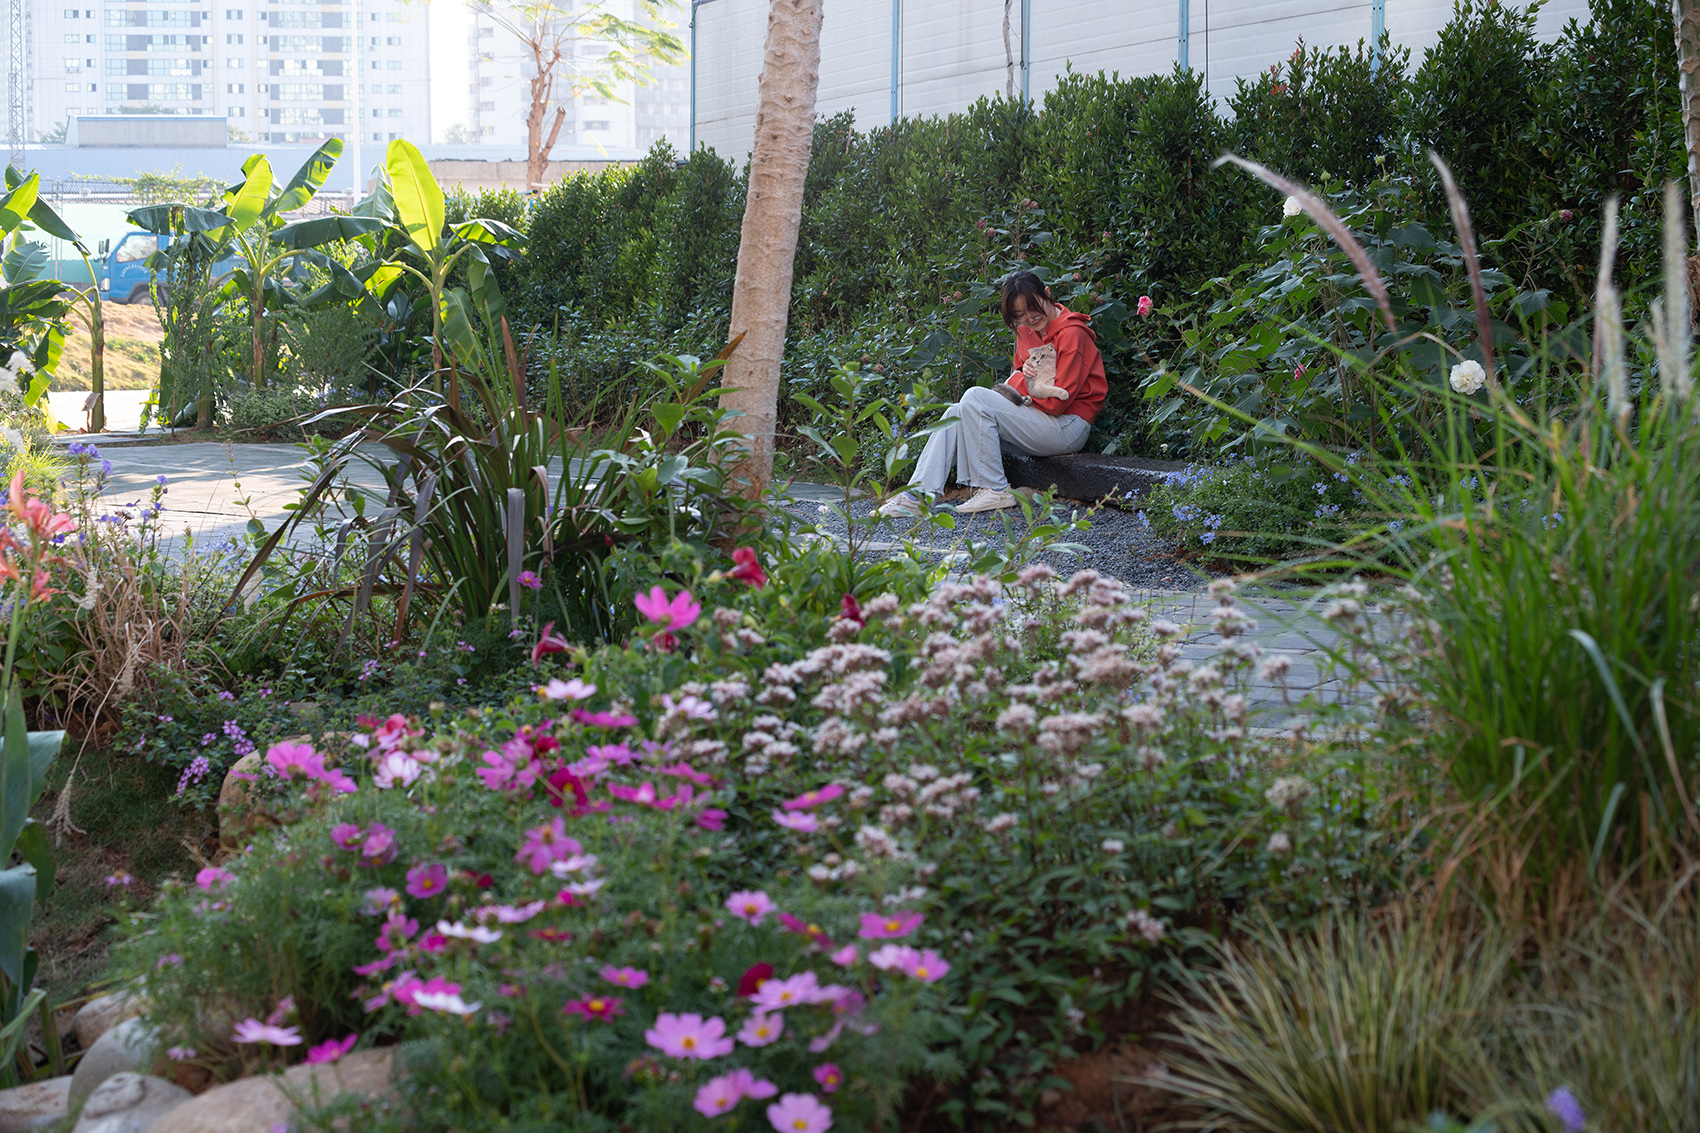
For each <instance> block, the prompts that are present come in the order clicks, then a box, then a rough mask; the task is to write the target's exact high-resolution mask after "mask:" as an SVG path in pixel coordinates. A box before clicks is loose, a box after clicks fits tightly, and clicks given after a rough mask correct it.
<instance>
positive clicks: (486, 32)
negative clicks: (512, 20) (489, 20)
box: [478, 28, 496, 39]
mask: <svg viewBox="0 0 1700 1133" xmlns="http://www.w3.org/2000/svg"><path fill="white" fill-rule="evenodd" d="M495 34H496V29H495V28H479V29H478V38H479V39H489V38H490V37H491V36H493V35H495Z"/></svg>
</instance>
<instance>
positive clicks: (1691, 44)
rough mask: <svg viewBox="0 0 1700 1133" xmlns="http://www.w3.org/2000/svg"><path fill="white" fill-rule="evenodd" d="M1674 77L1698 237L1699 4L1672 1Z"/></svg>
mask: <svg viewBox="0 0 1700 1133" xmlns="http://www.w3.org/2000/svg"><path fill="white" fill-rule="evenodd" d="M1671 15H1672V16H1673V17H1674V19H1675V21H1676V60H1677V73H1678V75H1679V76H1680V78H1681V83H1682V136H1683V141H1684V142H1685V143H1686V144H1687V148H1688V201H1689V208H1690V211H1691V212H1693V214H1694V228H1693V231H1694V232H1695V233H1696V234H1700V0H1671Z"/></svg>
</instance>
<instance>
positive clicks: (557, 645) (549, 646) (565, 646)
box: [531, 622, 572, 665]
mask: <svg viewBox="0 0 1700 1133" xmlns="http://www.w3.org/2000/svg"><path fill="white" fill-rule="evenodd" d="M554 630H555V623H554V622H546V623H544V626H543V632H542V633H541V634H539V635H538V637H537V644H536V645H533V646H532V647H531V663H532V664H533V665H536V664H539V663H541V662H542V660H543V658H544V656H545V655H546V654H549V653H565V652H566V651H567V650H569V649H571V648H572V643H571V642H569V641H568V640H567V639H566V638H564V637H562V636H560V635H559V634H557V633H555V632H554Z"/></svg>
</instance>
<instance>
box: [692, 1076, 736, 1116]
mask: <svg viewBox="0 0 1700 1133" xmlns="http://www.w3.org/2000/svg"><path fill="white" fill-rule="evenodd" d="M742 1100H743V1095H741V1094H740V1093H738V1090H737V1088H736V1087H735V1086H733V1085H732V1079H731V1078H730V1077H728V1076H727V1075H724V1074H722V1075H721V1076H720V1077H718V1078H710V1079H709V1080H708V1081H706V1082H704V1083H703V1084H702V1088H701V1089H699V1090H698V1091H697V1096H696V1100H695V1101H693V1102H692V1103H691V1107H692V1108H693V1109H695V1110H696V1111H697V1112H698V1113H700V1114H702V1115H703V1116H704V1117H719V1116H720V1115H721V1114H723V1113H726V1112H727V1111H729V1110H730V1109H731V1108H732V1107H733V1106H735V1105H737V1104H738V1103H739V1102H740V1101H742Z"/></svg>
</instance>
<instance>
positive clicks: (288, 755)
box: [266, 744, 325, 779]
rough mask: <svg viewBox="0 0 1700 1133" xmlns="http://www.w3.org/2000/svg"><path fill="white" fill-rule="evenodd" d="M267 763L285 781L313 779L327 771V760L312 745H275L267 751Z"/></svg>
mask: <svg viewBox="0 0 1700 1133" xmlns="http://www.w3.org/2000/svg"><path fill="white" fill-rule="evenodd" d="M266 763H268V764H269V765H270V766H271V769H272V770H273V771H276V772H277V773H278V774H279V775H280V776H282V777H283V778H285V779H296V778H301V779H313V778H317V777H318V775H319V773H320V772H322V771H323V770H324V769H325V760H324V757H323V756H321V755H320V754H319V753H318V752H316V751H314V750H313V745H312V744H273V745H272V746H271V747H269V748H267V749H266Z"/></svg>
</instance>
